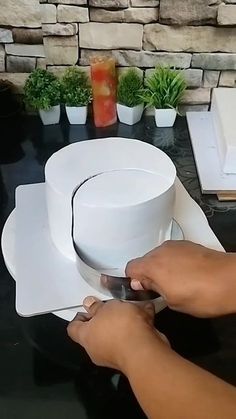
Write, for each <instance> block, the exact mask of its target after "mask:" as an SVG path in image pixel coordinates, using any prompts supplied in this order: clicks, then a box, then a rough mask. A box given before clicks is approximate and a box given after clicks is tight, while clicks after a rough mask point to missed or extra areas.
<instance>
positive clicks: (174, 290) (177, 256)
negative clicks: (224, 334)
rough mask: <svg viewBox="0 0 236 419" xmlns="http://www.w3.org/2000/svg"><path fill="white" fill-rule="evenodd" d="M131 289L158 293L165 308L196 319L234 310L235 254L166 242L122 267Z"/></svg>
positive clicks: (177, 242)
mask: <svg viewBox="0 0 236 419" xmlns="http://www.w3.org/2000/svg"><path fill="white" fill-rule="evenodd" d="M126 275H127V276H128V277H130V278H131V279H132V281H131V287H132V288H133V289H134V290H138V289H150V290H153V291H156V292H158V293H159V294H161V295H162V296H163V297H164V298H165V300H166V302H167V304H168V306H169V307H170V308H172V309H174V310H177V311H182V312H185V313H189V314H192V315H195V316H199V317H211V316H218V315H223V314H227V313H230V312H235V311H236V255H234V254H226V253H223V252H217V251H215V250H210V249H207V248H205V247H203V246H201V245H197V244H194V243H192V242H188V241H168V242H165V243H164V244H163V245H161V246H160V247H158V248H156V249H154V250H153V251H151V252H150V253H148V254H147V255H145V256H144V257H141V258H138V259H135V260H132V261H130V262H129V263H128V265H127V267H126Z"/></svg>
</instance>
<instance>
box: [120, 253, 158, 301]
mask: <svg viewBox="0 0 236 419" xmlns="http://www.w3.org/2000/svg"><path fill="white" fill-rule="evenodd" d="M125 274H126V276H127V277H129V278H130V279H131V288H132V289H133V290H135V291H140V290H144V289H146V290H150V291H155V292H158V293H159V294H161V295H162V292H161V289H160V287H159V284H158V283H157V280H156V276H157V267H156V264H154V263H153V260H152V259H151V258H148V257H141V258H137V259H133V260H131V261H130V262H128V263H127V265H126V269H125Z"/></svg>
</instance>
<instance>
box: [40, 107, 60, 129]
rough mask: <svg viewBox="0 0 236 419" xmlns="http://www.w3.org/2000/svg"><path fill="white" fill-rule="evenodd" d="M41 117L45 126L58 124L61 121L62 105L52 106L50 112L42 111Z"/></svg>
mask: <svg viewBox="0 0 236 419" xmlns="http://www.w3.org/2000/svg"><path fill="white" fill-rule="evenodd" d="M39 115H40V118H41V121H42V123H43V125H53V124H58V123H59V121H60V115H61V107H60V105H56V106H52V107H51V108H50V109H49V110H48V111H45V110H43V109H40V110H39Z"/></svg>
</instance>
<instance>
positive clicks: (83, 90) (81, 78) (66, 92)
mask: <svg viewBox="0 0 236 419" xmlns="http://www.w3.org/2000/svg"><path fill="white" fill-rule="evenodd" d="M61 85H62V99H63V103H64V104H65V105H66V106H75V107H79V106H87V105H88V104H89V103H90V102H91V101H92V89H91V86H90V83H89V78H88V76H87V74H86V73H85V72H84V71H82V70H81V69H79V68H78V67H70V68H68V69H67V70H66V71H65V73H64V75H63V77H62V81H61Z"/></svg>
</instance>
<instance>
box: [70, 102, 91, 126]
mask: <svg viewBox="0 0 236 419" xmlns="http://www.w3.org/2000/svg"><path fill="white" fill-rule="evenodd" d="M66 114H67V117H68V120H69V122H70V124H72V125H84V124H86V120H87V115H88V107H87V106H78V107H77V106H66Z"/></svg>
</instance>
